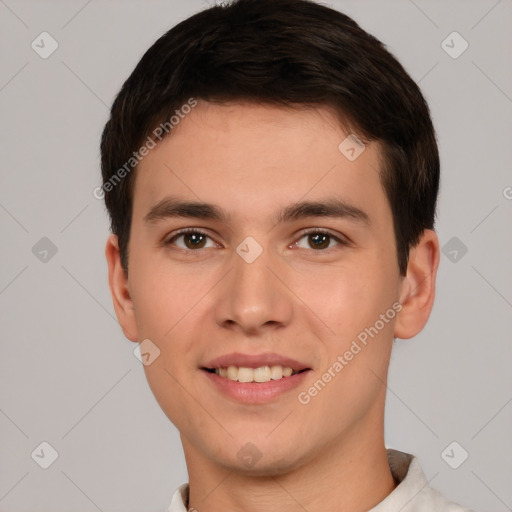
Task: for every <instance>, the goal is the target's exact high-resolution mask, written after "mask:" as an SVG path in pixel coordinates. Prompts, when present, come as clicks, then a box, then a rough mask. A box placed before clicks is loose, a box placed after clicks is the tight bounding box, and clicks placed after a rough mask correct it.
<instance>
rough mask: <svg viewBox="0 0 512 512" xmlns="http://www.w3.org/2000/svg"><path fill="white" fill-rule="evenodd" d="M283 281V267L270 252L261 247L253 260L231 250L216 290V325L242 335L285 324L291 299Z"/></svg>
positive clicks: (291, 313)
mask: <svg viewBox="0 0 512 512" xmlns="http://www.w3.org/2000/svg"><path fill="white" fill-rule="evenodd" d="M281 279H282V280H281ZM283 281H284V282H286V273H285V270H284V267H283V268H281V266H280V264H279V260H278V258H277V257H273V255H272V254H271V253H269V252H267V251H265V250H264V251H263V252H262V253H261V254H260V255H259V256H258V257H257V258H256V259H255V260H254V261H251V260H250V259H247V260H246V259H244V258H243V257H241V256H239V254H238V253H234V254H233V267H232V270H231V271H230V272H229V273H228V274H227V275H226V277H225V279H223V280H222V281H221V283H219V284H220V286H219V287H218V290H217V293H218V300H217V303H216V309H215V318H216V322H217V324H218V325H219V326H221V327H223V328H225V329H231V330H235V331H236V330H238V331H239V334H243V335H258V334H265V333H266V332H268V331H269V330H273V329H278V328H282V327H285V326H287V325H289V324H290V322H291V320H292V317H293V312H294V308H293V300H292V296H291V294H290V292H289V290H288V289H287V286H286V285H285V284H284V283H283Z"/></svg>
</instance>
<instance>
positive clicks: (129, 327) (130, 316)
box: [105, 235, 139, 342]
mask: <svg viewBox="0 0 512 512" xmlns="http://www.w3.org/2000/svg"><path fill="white" fill-rule="evenodd" d="M105 256H106V258H107V263H108V284H109V286H110V293H111V295H112V301H113V303H114V309H115V312H116V316H117V320H118V321H119V324H120V325H121V328H122V329H123V333H124V335H125V336H126V337H127V338H128V339H129V340H130V341H136V342H138V341H139V339H138V336H137V324H136V321H135V308H134V305H133V301H132V298H131V295H130V291H129V287H128V276H127V275H126V272H125V271H124V269H123V266H122V265H121V253H120V251H119V242H118V239H117V236H116V235H110V236H109V237H108V240H107V245H106V247H105Z"/></svg>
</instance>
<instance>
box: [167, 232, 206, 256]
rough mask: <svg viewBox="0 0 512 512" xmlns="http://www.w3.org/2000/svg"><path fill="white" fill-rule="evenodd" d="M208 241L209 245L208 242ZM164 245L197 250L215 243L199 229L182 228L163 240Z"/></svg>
mask: <svg viewBox="0 0 512 512" xmlns="http://www.w3.org/2000/svg"><path fill="white" fill-rule="evenodd" d="M208 241H210V245H207V244H208ZM165 244H166V245H175V246H176V247H178V248H180V249H186V250H192V251H193V250H198V249H205V248H207V247H215V245H216V244H215V243H214V242H213V241H212V240H211V238H210V237H209V236H208V235H207V234H205V233H202V232H201V231H197V230H192V229H190V230H182V231H180V232H178V233H177V234H176V235H174V236H173V237H172V238H170V239H169V240H167V242H165Z"/></svg>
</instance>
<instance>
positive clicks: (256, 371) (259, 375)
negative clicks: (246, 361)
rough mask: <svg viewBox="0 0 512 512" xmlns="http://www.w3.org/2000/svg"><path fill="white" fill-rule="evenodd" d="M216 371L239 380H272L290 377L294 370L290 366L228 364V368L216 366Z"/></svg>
mask: <svg viewBox="0 0 512 512" xmlns="http://www.w3.org/2000/svg"><path fill="white" fill-rule="evenodd" d="M215 373H216V374H217V375H219V376H220V377H224V378H226V379H229V380H234V381H238V382H270V381H271V380H279V379H282V378H283V377H289V376H290V375H293V374H295V373H297V372H294V371H293V369H292V368H290V367H289V366H279V365H275V366H260V367H259V368H247V367H245V366H240V367H237V366H228V367H227V368H215Z"/></svg>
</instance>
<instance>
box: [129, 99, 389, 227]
mask: <svg viewBox="0 0 512 512" xmlns="http://www.w3.org/2000/svg"><path fill="white" fill-rule="evenodd" d="M357 140H358V139H357V138H354V136H353V135H352V134H350V133H348V132H347V130H346V129H344V128H343V127H342V125H341V123H340V122H339V120H338V119H337V117H336V115H335V114H334V113H333V112H332V111H331V110H330V109H329V108H327V107H325V108H324V107H321V108H311V107H309V108H306V107H304V108H300V109H295V108H282V107H274V106H266V105H255V104H223V105H218V104H211V103H207V102H202V101H199V102H198V104H197V106H195V107H194V108H193V109H192V110H191V111H190V112H189V113H188V114H187V115H184V116H183V117H182V118H181V119H180V121H179V123H178V124H177V125H175V126H174V128H173V129H172V131H171V133H170V135H168V136H167V137H166V138H164V139H163V140H162V141H161V142H160V143H158V145H157V146H156V148H154V149H152V150H151V151H150V152H149V154H148V155H147V156H146V157H145V158H144V159H143V160H142V162H141V163H140V164H139V167H138V169H137V171H136V180H135V187H134V218H135V217H136V216H140V217H142V216H144V215H146V214H147V212H148V211H149V209H150V208H151V207H152V206H154V204H155V203H157V202H158V201H160V200H162V199H163V198H164V197H165V196H166V195H168V194H172V195H173V196H176V195H178V196H181V197H183V198H187V199H190V200H194V201H198V200H200V201H205V202H208V203H214V204H219V205H222V204H224V205H226V209H227V210H229V213H231V212H238V213H240V214H244V213H245V214H246V217H250V218H254V217H253V216H254V214H255V213H257V212H259V215H260V217H261V216H262V215H263V212H266V211H268V212H269V214H270V213H271V214H275V208H276V205H281V206H287V205H288V204H289V203H290V202H297V201H299V200H310V201H314V200H317V199H320V198H324V197H326V196H327V195H328V196H329V197H331V198H332V197H333V196H338V197H339V198H340V199H344V200H347V201H348V200H350V203H352V204H355V205H359V206H361V207H362V206H363V205H366V206H367V207H371V208H370V210H374V212H373V214H374V215H378V214H379V209H380V210H382V211H381V212H380V213H381V214H382V213H383V210H386V208H388V205H387V199H386V197H385V194H384V191H383V188H382V185H381V181H380V171H379V166H380V165H381V164H380V160H381V158H380V156H381V149H380V146H379V145H378V143H376V142H372V143H370V144H366V145H363V146H360V145H359V144H358V142H357ZM354 156H355V157H356V158H354Z"/></svg>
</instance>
